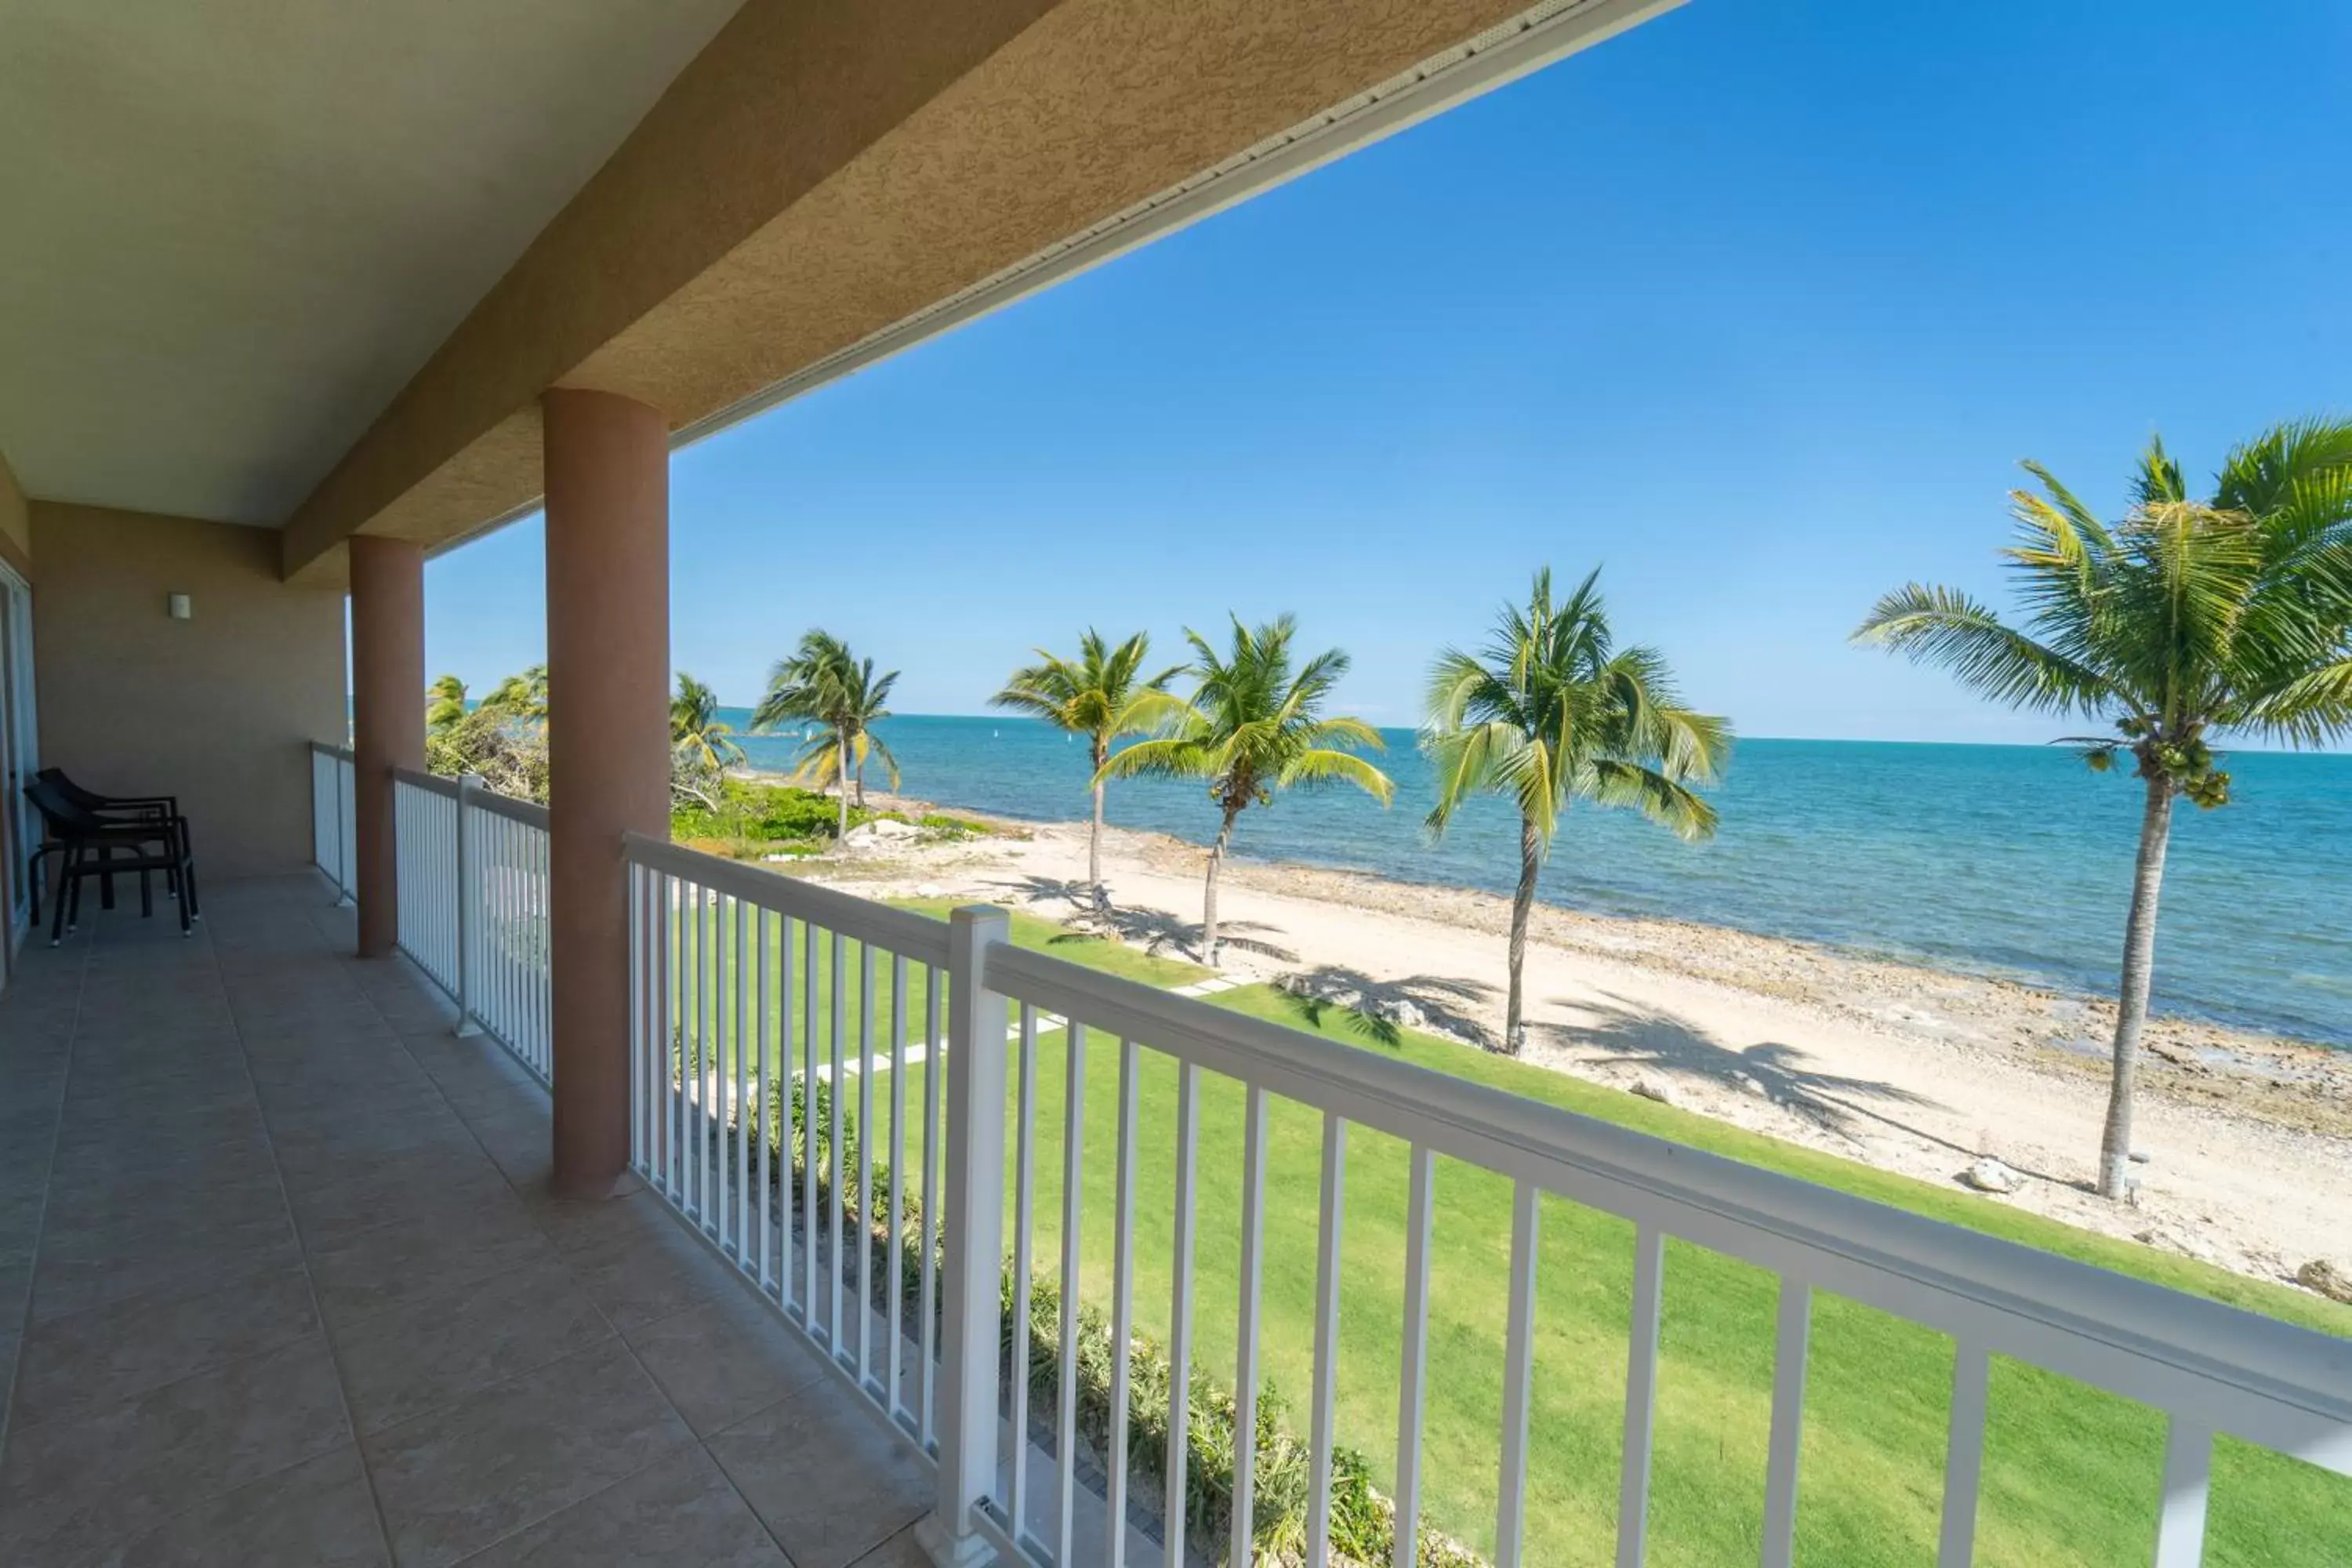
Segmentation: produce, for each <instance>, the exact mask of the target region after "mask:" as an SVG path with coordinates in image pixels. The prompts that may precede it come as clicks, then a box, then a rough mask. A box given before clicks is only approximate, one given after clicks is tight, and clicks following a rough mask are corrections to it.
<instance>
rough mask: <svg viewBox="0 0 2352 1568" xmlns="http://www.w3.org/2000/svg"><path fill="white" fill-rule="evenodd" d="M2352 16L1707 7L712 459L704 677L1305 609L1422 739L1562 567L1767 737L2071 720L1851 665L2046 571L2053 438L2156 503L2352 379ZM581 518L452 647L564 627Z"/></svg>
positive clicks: (695, 532)
mask: <svg viewBox="0 0 2352 1568" xmlns="http://www.w3.org/2000/svg"><path fill="white" fill-rule="evenodd" d="M2347 80H2352V6H2346V5H2341V4H2340V3H2336V4H2331V3H2327V0H2300V3H2288V0H2264V3H2263V4H2262V5H2253V6H2244V7H2230V6H2213V5H2179V4H2169V3H2153V0H2152V3H2150V4H2147V5H2138V6H2123V5H2116V4H2113V3H2112V0H2064V3H2042V0H2032V3H2029V0H2006V3H2000V4H1989V5H1974V6H1934V7H1930V6H1919V5H1885V4H1862V3H1853V0H1840V3H1838V4H1818V3H1817V4H1809V5H1790V4H1788V3H1786V0H1694V3H1693V4H1691V5H1688V6H1686V7H1685V8H1684V9H1682V10H1680V11H1677V12H1674V13H1671V14H1669V15H1667V16H1664V17H1661V18H1659V19H1658V20H1656V21H1654V22H1653V23H1651V24H1649V25H1647V26H1643V27H1641V28H1638V29H1636V30H1635V31H1634V32H1633V33H1631V34H1629V35H1627V36H1625V37H1621V38H1619V39H1616V40H1614V41H1612V42H1611V43H1609V44H1606V45H1604V46H1601V47H1599V48H1597V49H1594V50H1592V51H1590V52H1588V53H1586V54H1583V55H1580V56H1577V57H1574V58H1570V59H1569V60H1567V61H1565V62H1563V63H1562V64H1560V65H1558V66H1555V67H1554V68H1551V69H1549V70H1548V71H1545V72H1543V73H1540V74H1538V76H1536V77H1533V78H1531V79H1527V80H1525V81H1522V82H1519V83H1517V84H1516V85H1514V86H1512V87H1510V88H1507V89H1504V90H1503V91H1501V92H1498V93H1495V94H1492V95H1489V96H1488V97H1486V98H1485V99H1482V100H1478V101H1476V102H1475V103H1472V104H1469V105H1466V106H1465V107H1463V108H1461V109H1459V110H1455V111H1454V112H1453V113H1450V114H1447V115H1444V116H1441V117H1440V118H1438V119H1437V120H1435V121H1431V122H1430V123H1428V124H1425V125H1423V126H1421V127H1418V128H1416V129H1415V130H1413V131H1412V132H1407V133H1405V134H1404V135H1402V136H1399V137H1395V138H1391V140H1389V141H1387V142H1382V143H1381V144H1379V145H1377V146H1374V147H1371V148H1368V149H1366V150H1364V151H1362V152H1360V153H1357V154H1355V155H1354V156H1353V157H1350V158H1349V159H1346V160H1343V161H1342V162H1340V163H1337V164H1335V165H1332V166H1330V167H1328V168H1326V169H1323V170H1321V171H1319V172H1318V173H1316V174H1312V175H1309V176H1307V178H1305V179H1303V180H1299V181H1296V182H1293V183H1292V184H1288V185H1286V186H1284V187H1282V188H1280V189H1278V190H1276V191H1274V192H1271V193H1268V194H1267V195H1264V196H1262V197H1260V198H1258V199H1257V200H1255V201H1253V202H1250V203H1247V204H1245V205H1243V206H1241V207H1239V208H1237V209H1235V210H1234V211H1231V212H1228V213H1225V214H1223V215H1222V216H1218V217H1216V218H1214V219H1213V220H1211V221H1209V222H1207V223H1204V224H1201V225H1196V226H1193V227H1192V228H1191V229H1188V230H1185V231H1184V232H1182V233H1181V234H1178V235H1175V236H1172V237H1169V238H1167V239H1163V240H1161V241H1160V242H1159V243H1158V244H1156V245H1153V246H1150V247H1147V248H1145V249H1144V250H1142V251H1139V252H1138V253H1136V254H1133V255H1130V256H1128V257H1126V258H1122V259H1120V260H1118V261H1117V262H1114V263H1112V264H1110V265H1109V266H1108V267H1104V268H1097V270H1096V271H1094V272H1092V273H1089V274H1087V275H1086V276H1084V277H1082V278H1079V279H1075V280H1073V281H1070V282H1068V283H1065V284H1064V285H1062V286H1061V287H1059V288H1057V289H1053V290H1051V291H1049V292H1047V293H1046V294H1045V295H1042V296H1040V297H1038V298H1036V299H1033V300H1028V301H1025V302H1024V303H1023V304H1021V305H1018V306H1016V307H1014V308H1013V309H1011V310H1003V311H1000V312H999V313H997V314H996V315H994V316H992V317H990V318H988V319H986V320H984V321H980V322H977V323H974V324H972V325H970V326H967V327H965V328H963V329H961V331H955V332H952V333H950V334H949V335H947V336H946V337H944V338H941V339H939V340H937V341H935V342H930V343H929V344H926V345H924V346H923V347H921V348H919V349H917V350H915V351H912V352H910V353H905V354H902V355H900V356H898V358H897V359H894V360H891V361H889V362H887V363H883V364H881V365H878V366H877V367H875V368H872V369H869V370H867V371H866V372H865V373H863V374H859V375H856V376H854V377H852V378H850V379H849V380H847V381H845V382H842V383H839V384H835V385H833V386H831V387H828V388H825V389H824V390H823V391H820V392H818V393H815V394H813V395H809V396H806V397H803V398H802V399H800V400H799V401H797V402H794V403H793V404H790V405H785V406H783V407H782V408H779V409H776V410H773V411H772V412H770V413H768V414H767V415H765V416H762V417H761V418H759V419H756V420H753V421H751V422H750V423H748V424H745V425H743V426H738V427H737V428H735V429H734V430H731V431H730V432H728V433H726V434H724V435H721V436H719V437H714V438H712V439H710V440H708V441H705V442H703V443H701V444H700V445H698V446H697V447H692V448H690V449H689V450H688V451H686V452H683V453H681V454H679V455H678V456H677V458H676V460H675V463H674V468H673V493H672V524H671V528H672V554H673V562H674V565H673V581H672V647H673V655H674V659H675V662H676V664H677V666H678V667H680V668H687V669H690V670H692V671H694V672H695V673H696V674H698V675H699V676H701V677H702V678H703V679H706V680H709V681H710V682H712V683H713V684H714V685H715V686H716V687H717V688H718V689H719V693H720V695H721V697H722V699H724V700H727V701H729V702H730V703H748V702H750V701H751V700H754V699H755V698H756V696H757V695H758V692H759V690H760V688H761V682H762V680H763V679H764V674H765V671H766V668H767V667H768V665H769V663H770V662H771V661H772V659H773V658H775V657H776V656H777V655H778V654H780V653H782V652H783V651H784V650H785V649H786V648H787V647H789V646H790V645H791V644H792V643H793V641H794V640H795V638H796V637H798V636H799V634H800V632H801V631H802V630H803V628H805V627H807V626H812V625H822V626H826V627H828V628H830V629H832V630H834V631H835V632H837V633H840V634H842V635H844V636H846V637H849V638H850V639H851V640H852V642H853V643H854V644H856V646H857V647H859V648H861V649H862V650H865V651H868V652H871V653H872V654H873V655H874V656H875V657H876V658H877V659H879V660H880V661H881V662H882V663H883V665H884V666H885V667H887V668H898V669H901V670H902V671H903V672H904V674H903V676H902V678H901V679H900V683H899V687H898V700H897V703H896V706H897V707H898V709H899V710H901V711H905V712H974V711H979V710H981V708H982V704H983V702H984V700H985V699H986V697H987V695H988V693H989V692H990V691H991V690H992V689H993V688H994V686H995V685H996V684H997V682H998V680H999V679H1000V678H1001V676H1002V674H1003V672H1004V671H1005V670H1006V669H1008V668H1011V667H1012V666H1013V664H1014V663H1016V662H1017V661H1019V660H1020V659H1021V658H1022V657H1023V655H1024V653H1025V651H1026V650H1027V649H1028V648H1029V647H1032V646H1033V645H1034V644H1038V643H1044V644H1046V645H1049V646H1053V647H1066V645H1069V644H1071V643H1073V642H1074V641H1075V640H1076V634H1077V632H1078V631H1079V630H1080V629H1081V628H1083V627H1085V626H1087V625H1089V624H1093V625H1098V626H1102V627H1103V628H1104V629H1105V630H1106V631H1111V632H1116V633H1124V632H1126V631H1129V630H1131V629H1137V628H1145V629H1149V630H1150V632H1151V633H1152V635H1153V638H1154V641H1155V643H1156V644H1157V645H1159V647H1160V649H1161V651H1163V652H1166V653H1167V654H1169V655H1170V657H1171V661H1172V660H1173V658H1174V657H1175V656H1176V654H1177V653H1178V652H1179V642H1180V637H1181V628H1182V627H1183V626H1188V625H1190V626H1202V627H1204V628H1207V627H1213V626H1221V625H1222V624H1223V617H1224V616H1225V614H1226V613H1227V612H1228V611H1229V610H1230V611H1237V612H1239V613H1240V614H1242V615H1244V616H1249V617H1259V616H1268V615H1271V614H1274V613H1276V612H1277V611H1281V610H1286V609H1287V610H1294V611H1296V612H1297V614H1298V616H1299V617H1300V620H1301V622H1302V634H1303V637H1304V638H1305V639H1307V640H1308V641H1311V642H1312V643H1313V644H1314V645H1315V646H1317V647H1322V646H1328V645H1331V644H1338V645H1339V646H1342V647H1346V648H1348V649H1349V651H1350V652H1351V653H1352V654H1353V655H1354V658H1355V669H1354V672H1353V674H1352V675H1351V676H1350V677H1349V681H1348V684H1347V686H1346V689H1345V696H1346V698H1347V700H1348V702H1349V705H1350V706H1351V707H1352V708H1353V709H1354V710H1357V711H1359V712H1360V713H1362V714H1364V715H1365V716H1366V717H1368V718H1370V719H1372V720H1374V721H1377V722H1380V723H1383V724H1409V723H1411V722H1412V721H1413V719H1414V717H1415V708H1414V704H1415V700H1416V697H1417V694H1418V691H1419V689H1420V684H1421V676H1422V671H1423V669H1424V668H1425V667H1426V665H1427V663H1428V660H1429V658H1430V656H1431V654H1432V652H1433V650H1435V649H1436V648H1437V647H1440V646H1441V645H1443V644H1445V643H1448V642H1475V639H1477V637H1479V635H1480V634H1481V633H1482V632H1483V631H1484V629H1485V627H1486V625H1487V624H1488V622H1489V621H1490V619H1491V618H1492V616H1493V613H1494V610H1495V607H1496V605H1497V604H1498V603H1499V602H1500V601H1501V600H1502V599H1504V598H1505V597H1507V596H1508V595H1512V594H1515V593H1518V592H1520V591H1522V590H1523V589H1524V586H1525V583H1526V579H1527V575H1528V571H1529V570H1530V568H1532V567H1533V566H1535V565H1537V564H1538V563H1544V562H1549V563H1551V564H1552V565H1553V567H1554V568H1555V570H1556V572H1557V573H1558V574H1561V575H1575V574H1580V573H1581V572H1582V571H1583V570H1585V569H1587V568H1588V567H1590V566H1591V565H1593V564H1596V563H1597V564H1601V565H1602V566H1603V567H1604V568H1605V575H1604V577H1603V582H1604V584H1606V585H1607V587H1608V589H1609V593H1610V598H1611V602H1612V607H1613V610H1614V612H1615V615H1616V619H1617V625H1618V628H1619V631H1620V634H1621V636H1622V637H1626V638H1628V639H1630V640H1641V641H1646V642H1650V643H1654V644H1655V645H1656V646H1658V647H1660V648H1661V649H1662V650H1664V652H1665V653H1666V655H1667V656H1668V658H1670V659H1671V660H1672V662H1673V663H1674V664H1675V667H1676V668H1677V669H1678V671H1679V672H1680V674H1681V676H1682V679H1683V682H1684V686H1685V691H1686V694H1687V695H1688V696H1689V697H1690V698H1691V699H1692V700H1695V701H1696V702H1699V703H1702V704H1704V705H1706V707H1708V708H1710V709H1713V710H1717V711H1720V712H1723V713H1726V714H1728V715H1729V716H1730V717H1731V718H1732V719H1733V720H1734V721H1735V722H1736V724H1737V725H1738V728H1739V730H1740V731H1741V732H1743V733H1746V734H1749V735H1792V736H1852V737H1867V738H1885V739H1926V740H1933V739H1948V740H1986V741H2000V740H2017V741H2033V740H2040V739H2042V738H2044V737H2045V736H2046V735H2047V734H2048V733H2049V732H2050V725H2049V724H2048V722H2047V721H2041V720H2036V719H2032V718H2019V717H2017V716H2014V715H2010V714H2006V713H2003V712H2000V711H1999V710H1993V709H1990V708H1988V707H1987V706H1985V705H1984V704H1982V703H1980V702H1979V701H1977V700H1974V699H1971V698H1969V697H1967V696H1965V695H1962V694H1960V693H1958V691H1957V690H1955V689H1953V688H1952V687H1951V686H1950V685H1949V683H1948V681H1946V680H1945V679H1943V678H1942V677H1940V676H1937V675H1936V674H1934V673H1932V672H1926V671H1916V670H1912V669H1909V668H1906V667H1904V666H1902V665H1898V664H1896V663H1895V662H1894V661H1893V660H1891V659H1888V658H1885V656H1883V655H1880V654H1876V653H1871V652H1864V651H1862V650H1857V649H1854V648H1852V647H1848V646H1847V644H1846V640H1845V638H1846V634H1847V632H1848V631H1849V630H1851V628H1852V626H1853V624H1854V622H1855V621H1856V620H1858V619H1859V618H1860V617H1861V616H1862V615H1863V613H1864V611H1865V610H1866V609H1867V608H1868V606H1869V605H1870V603H1871V601H1872V600H1873V598H1874V597H1875V595H1877V594H1879V593H1880V592H1882V591H1884V590H1885V589H1886V588H1889V587H1892V586H1894V585H1895V584H1899V583H1901V582H1902V581H1904V580H1905V579H1906V578H1912V577H1918V578H1924V579H1927V580H1930V581H1941V582H1949V583H1954V584H1961V585H1964V586H1967V587H1969V588H1971V589H1974V590H1976V591H1979V592H1981V593H1985V594H1988V595H1999V594H2000V591H2001V590H2000V580H1999V577H2000V574H1999V573H1998V571H1997V569H1996V568H1995V567H1994V565H1993V558H1992V552H1993V551H1994V549H1995V548H1996V547H1997V546H1998V545H1999V544H2000V543H2001V542H2003V539H2004V538H2005V535H2006V531H2007V522H2006V519H2005V515H2004V511H2003V504H2004V495H2005V492H2006V490H2007V489H2008V488H2009V487H2010V486H2011V484H2012V483H2014V482H2016V480H2017V479H2018V477H2019V476H2018V475H2017V472H2016V468H2015V464H2016V461H2017V460H2018V459H2019V458H2025V457H2033V458H2040V459H2042V461H2044V462H2046V463H2048V464H2050V465H2051V466H2052V467H2053V468H2054V469H2056V470H2057V471H2058V473H2059V474H2060V475H2062V476H2063V477H2066V478H2068V479H2069V480H2070V482H2072V483H2073V484H2074V486H2075V487H2076V488H2077V489H2080V490H2082V491H2083V492H2084V493H2085V494H2086V495H2087V496H2089V497H2091V498H2092V499H2094V500H2096V501H2098V502H2099V503H2101V504H2103V505H2105V506H2107V507H2109V508H2115V507H2117V506H2119V505H2120V498H2121V492H2122V485H2123V479H2124V476H2125V474H2126V470H2127V468H2128V466H2129V464H2130V461H2131V459H2132V458H2133V456H2134V454H2135V453H2136V452H2137V449H2138V447H2140V446H2141V445H2142V444H2143V443H2144V442H2145V441H2146V439H2147V436H2148V434H2149V432H2150V431H2152V430H2157V429H2161V430H2162V431H2163V433H2164V434H2165V436H2166V438H2167V440H2168V442H2169V443H2170V444H2171V445H2172V446H2173V447H2174V449H2175V450H2176V451H2177V452H2178V453H2179V454H2180V455H2181V456H2182V457H2183V458H2185V459H2186V460H2187V461H2188V462H2189V464H2190V466H2191V467H2192V468H2197V469H2199V470H2200V471H2203V470H2210V468H2211V467H2212V465H2213V463H2214V461H2215V460H2216V459H2217V458H2218V457H2219V456H2220V453H2221V449H2222V447H2224V446H2226V445H2227V444H2228V442H2230V441H2231V440H2232V439H2235V438H2237V437H2242V436H2243V435H2246V434H2249V433H2251V432H2252V431H2253V430H2254V429H2255V428H2257V427H2258V426H2261V425H2263V424H2264V423H2266V422H2268V421H2271V420H2273V419H2277V418H2281V417H2286V416H2296V415H2302V414H2307V413H2316V412H2322V411H2342V410H2345V409H2346V408H2347V406H2352V396H2347V391H2348V390H2352V388H2347V370H2352V312H2347V310H2346V308H2345V304H2344V300H2345V299H2346V297H2347V291H2346V283H2347V278H2348V277H2352V175H2347V172H2346V171H2347V168H2352V165H2347V163H2346V162H2345V160H2344V157H2343V151H2344V149H2345V148H2346V147H2347V146H2352V93H2347V92H2346V91H2345V90H2344V86H2343V84H2344V83H2345V82H2346V81H2347ZM541 570H542V566H541V532H540V526H539V524H538V522H537V521H536V520H531V521H526V522H524V523H520V524H518V525H516V526H514V527H512V528H510V529H509V530H507V531H504V532H503V533H501V534H499V535H497V536H495V537H493V538H490V539H488V540H484V541H481V542H477V543H475V544H472V545H469V546H467V547H466V548H464V549H462V550H460V551H457V552H453V553H451V554H450V555H447V556H446V557H443V558H442V559H440V560H438V561H436V562H435V563H432V564H431V565H430V566H429V567H428V568H427V574H426V583H427V625H426V657H427V660H428V663H429V665H430V668H432V670H433V671H434V672H436V673H439V672H440V671H442V670H445V669H446V670H455V671H456V672H457V673H458V674H459V675H461V676H463V677H465V678H466V679H468V680H469V681H473V682H478V683H486V682H488V681H489V680H491V679H495V678H496V677H497V676H499V674H501V673H503V672H505V671H507V670H509V669H513V668H520V666H522V665H525V664H528V663H530V662H532V661H533V660H535V659H537V658H541V656H542V650H543V647H544V636H545V633H544V616H543V611H542V607H541V591H540V584H541V581H542V578H541Z"/></svg>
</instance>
